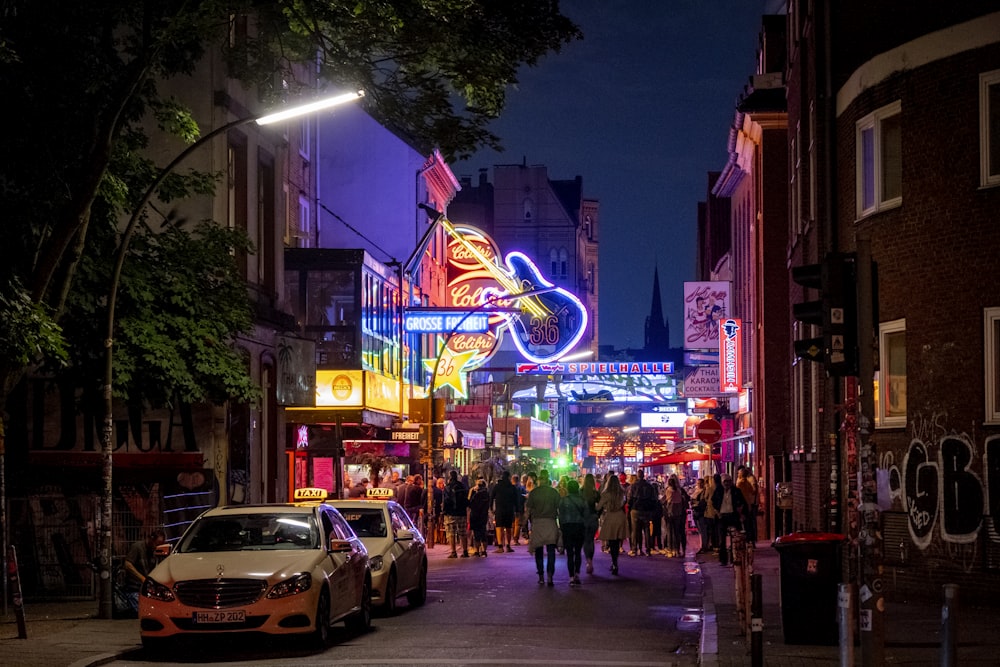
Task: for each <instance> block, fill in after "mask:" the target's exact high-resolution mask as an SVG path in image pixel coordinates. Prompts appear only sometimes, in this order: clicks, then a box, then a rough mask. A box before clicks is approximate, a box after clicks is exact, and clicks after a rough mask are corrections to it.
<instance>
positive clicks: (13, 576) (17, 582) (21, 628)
mask: <svg viewBox="0 0 1000 667" xmlns="http://www.w3.org/2000/svg"><path fill="white" fill-rule="evenodd" d="M7 581H8V583H9V585H10V592H11V596H13V598H14V618H16V619H17V638H18V639H27V638H28V628H27V626H26V625H25V623H24V597H23V596H22V595H21V578H20V575H18V573H17V551H16V550H15V549H14V545H13V544H11V545H10V546H9V547H7Z"/></svg>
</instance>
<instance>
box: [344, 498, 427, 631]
mask: <svg viewBox="0 0 1000 667" xmlns="http://www.w3.org/2000/svg"><path fill="white" fill-rule="evenodd" d="M386 492H388V493H386ZM391 494H392V490H391V489H382V488H374V489H368V494H367V495H366V497H365V498H364V499H360V498H359V499H351V500H331V501H329V503H330V504H332V505H333V506H334V507H336V508H337V509H338V510H340V513H341V515H343V517H344V518H345V519H346V520H347V522H348V523H350V524H351V528H353V529H354V532H355V533H357V535H358V537H359V538H361V541H362V542H364V543H365V547H366V548H367V549H368V561H369V563H370V564H371V570H372V603H373V604H374V605H375V606H377V607H380V608H381V611H382V612H383V613H385V614H391V613H393V612H395V611H396V600H397V599H398V598H399V597H400V596H402V595H405V596H406V600H407V602H408V603H409V605H410V606H411V607H419V606H421V605H423V604H424V602H425V601H426V600H427V550H426V546H425V542H424V537H423V535H421V534H420V531H419V530H418V529H417V527H416V526H415V525H413V522H412V521H411V520H410V517H409V515H408V514H407V513H406V510H404V509H403V507H402V506H401V505H399V504H398V503H396V502H395V501H393V500H391V499H390V498H391V497H392V495H391Z"/></svg>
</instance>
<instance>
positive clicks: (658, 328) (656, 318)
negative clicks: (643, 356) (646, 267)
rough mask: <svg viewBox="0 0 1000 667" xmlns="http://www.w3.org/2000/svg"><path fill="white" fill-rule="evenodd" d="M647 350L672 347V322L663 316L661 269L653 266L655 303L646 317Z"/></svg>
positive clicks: (652, 350) (662, 349)
mask: <svg viewBox="0 0 1000 667" xmlns="http://www.w3.org/2000/svg"><path fill="white" fill-rule="evenodd" d="M645 349H646V351H647V352H654V351H658V352H666V351H667V350H669V349H670V324H669V322H667V321H666V319H665V318H664V317H663V300H662V298H661V297H660V269H659V267H658V266H654V267H653V303H652V305H651V306H650V308H649V317H647V318H646V345H645Z"/></svg>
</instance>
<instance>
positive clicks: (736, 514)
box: [712, 474, 747, 565]
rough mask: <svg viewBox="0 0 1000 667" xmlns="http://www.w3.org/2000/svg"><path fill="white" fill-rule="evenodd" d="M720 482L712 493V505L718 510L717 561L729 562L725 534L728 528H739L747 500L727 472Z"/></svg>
mask: <svg viewBox="0 0 1000 667" xmlns="http://www.w3.org/2000/svg"><path fill="white" fill-rule="evenodd" d="M720 479H721V484H720V486H719V488H717V489H716V490H715V493H714V494H713V495H712V505H714V506H715V509H716V510H717V511H718V512H719V535H720V537H721V538H722V542H721V543H720V544H719V563H721V564H722V565H728V564H729V551H728V549H726V535H727V534H728V533H729V529H730V528H732V529H733V530H737V531H738V530H741V527H742V519H741V517H742V516H743V515H744V514H746V505H747V501H746V499H745V498H743V494H742V493H741V492H740V490H739V489H737V488H736V487H735V486H734V485H733V478H732V477H730V476H729V475H727V474H724V475H721V477H720Z"/></svg>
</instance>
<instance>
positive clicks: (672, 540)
mask: <svg viewBox="0 0 1000 667" xmlns="http://www.w3.org/2000/svg"><path fill="white" fill-rule="evenodd" d="M663 498H664V503H663V508H664V509H663V513H664V514H665V515H666V517H667V526H668V528H669V530H668V539H667V545H668V546H667V556H676V557H677V558H683V557H684V552H685V551H687V525H686V524H687V508H688V505H689V502H688V500H687V492H686V491H684V489H682V488H681V485H680V482H678V481H677V476H676V475H671V476H670V478H669V479H668V480H667V490H666V492H665V493H664V496H663Z"/></svg>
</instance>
